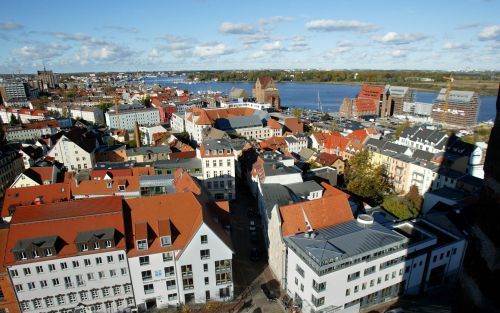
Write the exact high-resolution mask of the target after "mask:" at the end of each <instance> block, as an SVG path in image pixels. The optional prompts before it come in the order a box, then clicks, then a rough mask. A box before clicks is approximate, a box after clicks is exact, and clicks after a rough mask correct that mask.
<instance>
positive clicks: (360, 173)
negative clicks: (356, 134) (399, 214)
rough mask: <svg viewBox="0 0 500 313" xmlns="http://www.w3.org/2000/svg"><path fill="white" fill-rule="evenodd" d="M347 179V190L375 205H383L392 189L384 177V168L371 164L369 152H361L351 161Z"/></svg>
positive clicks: (347, 170) (346, 175)
mask: <svg viewBox="0 0 500 313" xmlns="http://www.w3.org/2000/svg"><path fill="white" fill-rule="evenodd" d="M345 179H346V182H347V190H349V191H350V192H352V193H353V194H356V195H358V196H360V197H362V198H364V199H366V200H368V201H371V202H373V203H374V204H379V203H381V202H382V200H383V199H384V196H385V195H386V194H387V193H389V191H390V189H391V188H390V185H389V183H388V182H387V179H386V177H385V176H384V168H383V167H382V166H376V165H374V164H373V163H372V162H371V154H370V152H369V151H368V150H363V151H361V152H359V153H358V154H356V155H354V156H353V157H352V158H351V159H350V160H349V167H348V168H347V169H346V173H345Z"/></svg>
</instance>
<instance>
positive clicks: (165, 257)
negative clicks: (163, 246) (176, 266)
mask: <svg viewBox="0 0 500 313" xmlns="http://www.w3.org/2000/svg"><path fill="white" fill-rule="evenodd" d="M173 259H174V257H173V255H172V252H163V262H168V261H172V260H173Z"/></svg>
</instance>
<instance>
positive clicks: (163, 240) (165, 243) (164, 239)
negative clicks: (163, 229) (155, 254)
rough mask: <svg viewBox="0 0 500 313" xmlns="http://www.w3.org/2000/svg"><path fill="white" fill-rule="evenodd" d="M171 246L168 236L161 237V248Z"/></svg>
mask: <svg viewBox="0 0 500 313" xmlns="http://www.w3.org/2000/svg"><path fill="white" fill-rule="evenodd" d="M171 244H172V241H171V239H170V236H163V237H161V245H162V247H163V246H170V245H171Z"/></svg>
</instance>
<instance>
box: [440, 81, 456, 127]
mask: <svg viewBox="0 0 500 313" xmlns="http://www.w3.org/2000/svg"><path fill="white" fill-rule="evenodd" d="M443 78H444V79H446V80H447V81H448V85H447V86H446V95H445V97H444V109H443V115H442V117H441V123H442V125H444V124H446V114H447V113H448V98H449V96H450V93H451V85H452V84H453V76H451V74H450V77H443Z"/></svg>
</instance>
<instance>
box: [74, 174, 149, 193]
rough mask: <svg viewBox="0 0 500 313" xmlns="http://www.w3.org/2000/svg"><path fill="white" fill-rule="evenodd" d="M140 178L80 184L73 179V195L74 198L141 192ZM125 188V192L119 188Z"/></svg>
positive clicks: (82, 182)
mask: <svg viewBox="0 0 500 313" xmlns="http://www.w3.org/2000/svg"><path fill="white" fill-rule="evenodd" d="M140 179H141V178H140V177H139V176H125V177H119V178H116V179H106V180H95V179H92V180H83V181H81V182H79V183H78V184H77V183H76V181H75V180H74V179H73V180H72V181H71V193H72V194H73V196H77V195H78V196H87V195H109V196H112V195H115V194H116V193H121V192H139V191H140ZM122 185H124V186H125V190H120V187H119V186H122Z"/></svg>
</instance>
